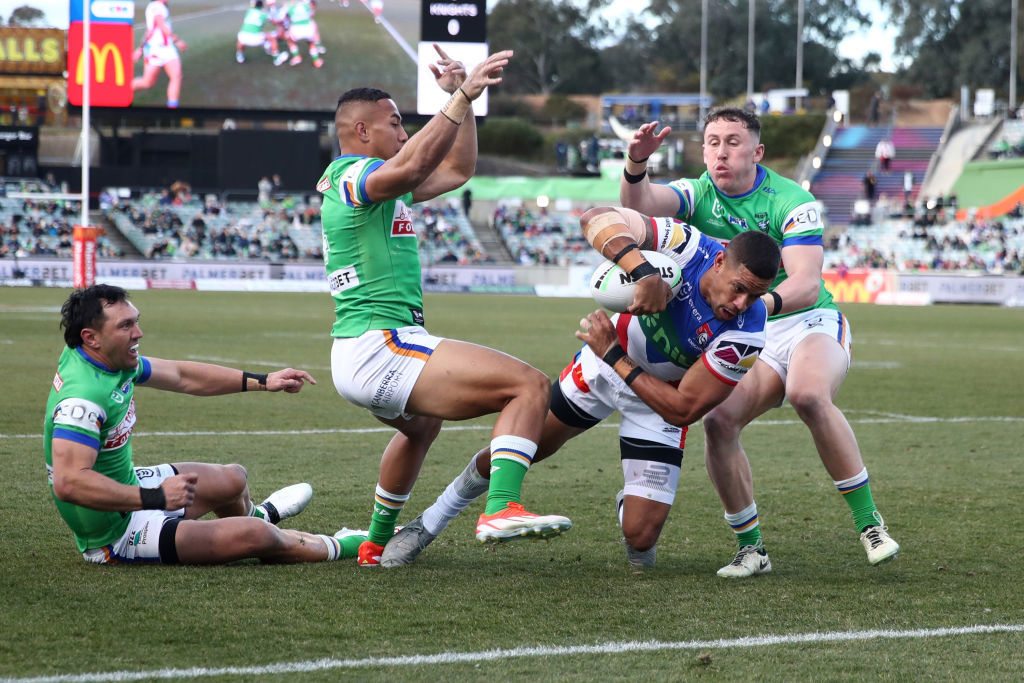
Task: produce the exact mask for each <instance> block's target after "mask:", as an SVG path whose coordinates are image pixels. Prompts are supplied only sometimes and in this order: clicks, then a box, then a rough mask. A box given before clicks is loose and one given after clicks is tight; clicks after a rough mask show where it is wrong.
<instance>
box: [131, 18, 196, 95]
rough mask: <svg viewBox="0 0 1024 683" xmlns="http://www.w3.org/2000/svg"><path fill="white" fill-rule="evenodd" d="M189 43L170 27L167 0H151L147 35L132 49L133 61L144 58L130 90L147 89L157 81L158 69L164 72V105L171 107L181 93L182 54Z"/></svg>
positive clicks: (147, 19)
mask: <svg viewBox="0 0 1024 683" xmlns="http://www.w3.org/2000/svg"><path fill="white" fill-rule="evenodd" d="M187 49H188V45H187V44H186V43H185V41H184V40H182V39H181V38H179V37H178V36H177V35H176V34H175V33H174V29H172V28H171V15H170V12H169V11H168V9H167V0H152V2H150V3H149V4H148V5H146V35H145V36H143V38H142V44H141V45H139V47H137V48H135V51H134V52H133V53H132V61H135V62H137V61H139V59H140V58H143V64H142V76H139V77H138V78H133V79H132V90H148V89H149V88H152V87H153V86H154V85H156V78H157V75H159V73H160V69H163V70H164V73H166V74H167V106H168V107H170V108H171V109H174V108H176V107H177V106H178V98H179V97H181V79H182V71H181V55H180V54H179V50H180V51H181V52H184V51H185V50H187Z"/></svg>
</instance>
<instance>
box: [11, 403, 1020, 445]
mask: <svg viewBox="0 0 1024 683" xmlns="http://www.w3.org/2000/svg"><path fill="white" fill-rule="evenodd" d="M848 412H854V411H848ZM859 412H866V413H872V412H874V411H868V410H865V411H859ZM880 414H882V415H888V414H887V413H880ZM850 422H851V423H852V424H906V423H908V422H910V423H914V424H919V423H933V422H950V423H959V422H1024V417H984V416H982V417H925V416H914V415H895V414H894V415H892V416H891V417H878V418H864V419H860V420H850ZM799 424H803V423H802V422H801V421H800V420H755V421H754V422H751V423H750V424H749V425H747V426H748V427H785V426H788V425H799ZM619 426H620V425H619V423H618V422H602V423H600V424H599V425H597V426H596V428H600V429H618V428H619ZM491 429H493V426H492V425H448V426H445V427H442V428H441V431H444V432H476V431H490V430H491ZM394 431H395V430H394V429H392V428H391V427H364V428H354V429H345V428H341V427H339V428H336V429H263V430H255V431H252V430H231V431H213V430H209V431H196V432H134V433H133V434H132V436H133V437H143V436H174V437H179V438H180V437H186V436H303V435H306V434H377V433H385V432H386V433H389V434H390V433H391V432H394ZM42 436H43V435H42V434H0V439H39V438H42Z"/></svg>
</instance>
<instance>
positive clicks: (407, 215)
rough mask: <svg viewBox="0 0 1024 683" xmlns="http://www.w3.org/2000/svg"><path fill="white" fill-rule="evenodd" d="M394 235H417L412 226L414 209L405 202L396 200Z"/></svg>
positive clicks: (392, 223)
mask: <svg viewBox="0 0 1024 683" xmlns="http://www.w3.org/2000/svg"><path fill="white" fill-rule="evenodd" d="M391 236H392V237H415V236H416V231H415V230H413V227H412V211H411V210H410V209H409V207H408V206H406V205H405V202H395V217H394V220H392V221H391Z"/></svg>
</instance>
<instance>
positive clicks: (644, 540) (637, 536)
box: [622, 520, 661, 552]
mask: <svg viewBox="0 0 1024 683" xmlns="http://www.w3.org/2000/svg"><path fill="white" fill-rule="evenodd" d="M622 535H623V536H624V537H625V539H626V543H629V545H630V547H631V548H633V549H634V550H639V551H640V552H643V551H645V550H650V549H651V548H653V547H654V544H655V543H657V542H658V536H660V535H661V527H659V526H656V525H654V524H650V523H648V522H643V521H641V522H637V523H632V524H631V523H630V522H629V521H628V520H624V521H623V524H622Z"/></svg>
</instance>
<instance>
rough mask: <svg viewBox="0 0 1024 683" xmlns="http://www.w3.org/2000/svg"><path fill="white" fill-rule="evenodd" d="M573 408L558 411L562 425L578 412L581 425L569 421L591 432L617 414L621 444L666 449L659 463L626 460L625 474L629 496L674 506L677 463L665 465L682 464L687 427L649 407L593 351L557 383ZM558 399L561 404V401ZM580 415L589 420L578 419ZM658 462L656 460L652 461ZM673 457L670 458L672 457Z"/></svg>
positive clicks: (575, 361) (584, 352) (640, 450)
mask: <svg viewBox="0 0 1024 683" xmlns="http://www.w3.org/2000/svg"><path fill="white" fill-rule="evenodd" d="M556 391H560V392H561V394H562V396H564V398H565V400H566V401H568V402H569V404H570V405H569V406H564V404H563V405H562V406H561V408H560V409H558V410H557V411H556V415H558V417H559V419H562V421H563V422H565V421H566V420H565V419H563V416H562V415H559V413H563V412H564V411H565V410H573V411H574V412H575V413H576V417H577V418H578V419H577V420H573V419H572V418H567V419H569V422H568V423H567V424H570V425H571V426H576V427H588V426H592V425H593V424H596V422H599V421H601V420H604V419H605V418H607V417H608V416H609V415H611V414H612V413H613V412H615V411H616V410H618V411H619V413H621V415H622V423H621V425H620V426H619V439H620V441H625V442H627V443H632V442H636V441H639V442H641V443H642V444H647V445H648V447H650V444H652V443H653V444H660V445H661V446H666V447H668V448H667V449H660V448H659V449H657V450H658V451H659V453H658V455H659V456H660V459H644V458H627V457H625V456H623V458H622V475H623V480H624V483H625V486H624V491H625V493H626V494H627V495H631V496H639V497H641V498H647V499H650V500H655V501H658V502H661V503H666V504H668V505H671V504H672V503H673V501H674V500H675V495H676V489H677V487H678V485H679V470H680V466H679V464H678V463H667V462H663V460H664V459H665V458H664V455H665V454H666V453H670V454H672V455H674V456H676V457H677V458H678V459H679V460H681V459H682V451H683V448H684V447H685V445H686V428H683V427H677V426H675V425H673V424H671V423H669V422H667V421H665V420H664V419H663V418H662V417H661V416H660V415H658V414H657V413H656V412H654V410H653V409H652V408H651V407H650V406H649V405H647V404H646V403H644V402H643V401H642V400H641V399H640V397H639V396H637V395H636V394H635V393H633V390H632V389H630V388H629V387H628V386H626V383H625V382H624V381H623V380H622V378H620V377H619V376H618V374H616V372H615V371H614V370H613V369H612V368H610V367H608V365H607V364H606V363H604V361H602V360H600V359H599V358H598V357H597V356H595V355H594V352H593V351H591V350H590V347H589V346H584V347H583V349H582V350H581V351H580V352H579V353H578V354H576V357H575V358H573V360H572V362H571V363H570V364H569V365H568V366H567V367H566V368H565V370H563V371H562V373H561V375H559V378H558V388H557V390H556ZM556 400H557V399H556ZM579 411H582V412H584V413H586V415H579ZM632 450H633V452H634V453H636V454H642V453H643V450H644V447H643V446H642V445H641V446H639V447H637V446H636V445H634V446H633V447H632ZM652 457H654V456H652ZM670 458H671V455H670Z"/></svg>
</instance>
